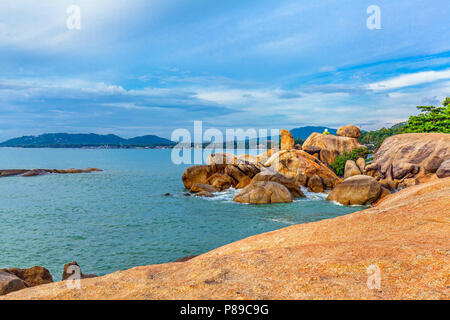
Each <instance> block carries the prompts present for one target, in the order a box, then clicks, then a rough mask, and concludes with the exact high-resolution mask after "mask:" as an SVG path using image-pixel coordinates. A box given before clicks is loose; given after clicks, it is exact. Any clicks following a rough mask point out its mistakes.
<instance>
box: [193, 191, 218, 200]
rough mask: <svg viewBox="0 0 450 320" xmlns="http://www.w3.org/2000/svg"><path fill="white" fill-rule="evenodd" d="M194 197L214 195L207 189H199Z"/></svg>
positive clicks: (210, 196)
mask: <svg viewBox="0 0 450 320" xmlns="http://www.w3.org/2000/svg"><path fill="white" fill-rule="evenodd" d="M195 196H196V197H207V198H212V197H214V195H213V194H212V193H211V192H209V191H200V192H197V193H196V194H195Z"/></svg>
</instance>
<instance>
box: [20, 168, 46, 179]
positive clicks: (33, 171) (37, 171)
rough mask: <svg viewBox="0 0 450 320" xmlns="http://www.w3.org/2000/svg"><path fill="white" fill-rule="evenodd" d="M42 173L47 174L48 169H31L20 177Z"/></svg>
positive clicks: (40, 174)
mask: <svg viewBox="0 0 450 320" xmlns="http://www.w3.org/2000/svg"><path fill="white" fill-rule="evenodd" d="M44 174H48V171H47V170H44V169H33V170H30V171H27V172H25V173H24V174H22V177H34V176H42V175H44Z"/></svg>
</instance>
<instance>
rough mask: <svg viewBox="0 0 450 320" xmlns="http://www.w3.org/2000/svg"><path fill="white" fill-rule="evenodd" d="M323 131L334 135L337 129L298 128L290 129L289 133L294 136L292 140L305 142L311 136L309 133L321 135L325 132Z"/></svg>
mask: <svg viewBox="0 0 450 320" xmlns="http://www.w3.org/2000/svg"><path fill="white" fill-rule="evenodd" d="M325 129H328V131H329V132H330V134H336V132H337V129H333V128H328V127H320V126H318V127H314V126H307V127H300V128H294V129H291V130H289V131H290V132H291V133H292V135H293V136H294V139H302V140H306V139H307V138H308V137H309V136H310V135H311V133H313V132H318V133H323V132H324V131H325Z"/></svg>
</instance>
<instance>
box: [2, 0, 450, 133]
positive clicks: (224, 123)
mask: <svg viewBox="0 0 450 320" xmlns="http://www.w3.org/2000/svg"><path fill="white" fill-rule="evenodd" d="M72 4H75V5H79V7H80V9H81V29H80V30H69V29H68V28H67V26H66V20H67V18H68V16H69V15H68V14H67V12H66V9H67V7H68V6H70V5H72ZM369 5H378V6H379V7H380V9H381V29H379V30H369V29H368V28H367V27H366V20H367V18H368V17H369V14H367V13H366V9H367V7H368V6H369ZM449 11H450V3H449V2H448V0H435V1H432V3H431V2H430V1H416V0H408V1H403V0H396V1H392V0H390V1H378V0H371V1H364V0H358V1H356V0H355V1H302V0H297V1H283V0H277V1H266V0H246V1H234V0H227V1H212V0H164V1H163V0H145V1H144V0H126V1H125V0H114V1H113V0H95V1H94V0H83V1H80V0H78V1H77V0H70V1H66V0H58V1H53V0H41V1H26V0H3V1H2V2H1V4H0V112H1V116H0V140H5V139H7V138H11V137H15V136H21V135H30V134H33V135H34V134H41V133H45V132H95V133H115V134H118V135H121V136H124V137H132V136H137V135H144V134H158V135H160V136H163V137H170V135H171V132H172V130H174V129H176V128H187V129H191V128H192V126H193V121H194V120H202V121H203V123H204V127H205V128H208V127H214V128H219V129H225V128H244V129H245V128H287V129H291V128H294V127H299V126H305V125H326V126H330V127H338V126H340V125H344V124H348V123H354V124H356V125H358V126H362V128H363V129H366V130H370V129H377V128H380V127H382V126H390V125H393V124H395V123H397V122H400V121H404V120H406V119H407V118H408V116H409V115H411V114H415V113H417V111H416V109H415V107H416V106H417V105H423V104H427V105H429V104H440V102H442V99H443V98H444V97H445V96H449V95H450V41H449V39H450V21H449V19H448V12H449Z"/></svg>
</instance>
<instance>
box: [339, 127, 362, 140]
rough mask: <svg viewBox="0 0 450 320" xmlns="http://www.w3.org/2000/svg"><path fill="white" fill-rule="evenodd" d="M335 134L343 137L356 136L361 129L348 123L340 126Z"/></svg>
mask: <svg viewBox="0 0 450 320" xmlns="http://www.w3.org/2000/svg"><path fill="white" fill-rule="evenodd" d="M336 134H337V135H338V136H343V137H350V138H358V137H359V136H360V135H361V131H360V130H359V128H358V127H357V126H355V125H353V124H349V125H347V126H343V127H340V128H339V129H338V130H337V132H336Z"/></svg>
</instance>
